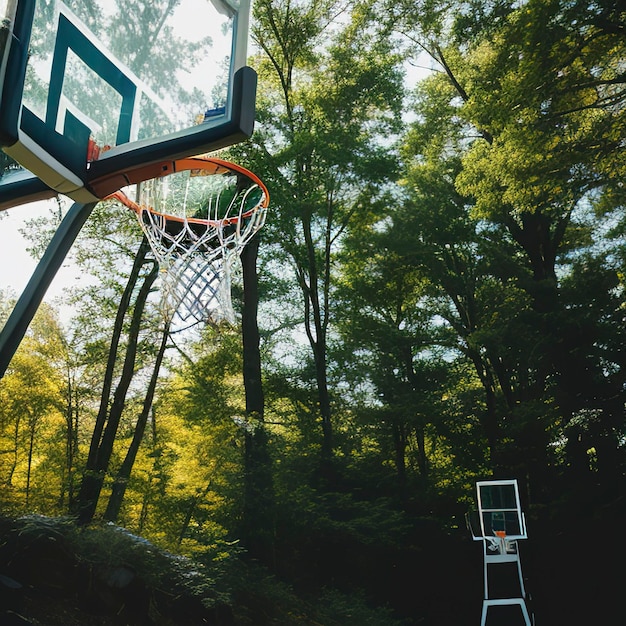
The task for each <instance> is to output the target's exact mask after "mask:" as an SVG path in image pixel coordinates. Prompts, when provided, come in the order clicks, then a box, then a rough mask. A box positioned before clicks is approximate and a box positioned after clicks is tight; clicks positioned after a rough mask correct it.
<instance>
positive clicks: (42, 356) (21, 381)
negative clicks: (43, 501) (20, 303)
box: [0, 305, 64, 507]
mask: <svg viewBox="0 0 626 626" xmlns="http://www.w3.org/2000/svg"><path fill="white" fill-rule="evenodd" d="M63 345H64V337H63V330H62V328H61V326H60V323H59V320H58V318H57V317H56V313H55V312H54V310H53V309H51V308H50V307H49V306H47V305H44V306H42V307H41V308H40V310H39V311H38V313H37V315H36V316H35V318H34V319H33V322H32V324H31V326H30V328H29V330H28V334H27V336H26V337H25V339H24V341H23V343H22V346H21V347H20V349H19V350H18V352H17V353H16V355H15V356H14V358H13V360H12V361H11V365H10V367H9V369H8V371H7V374H6V376H5V378H4V379H3V380H2V382H1V383H0V394H1V395H2V407H3V421H4V423H5V425H6V426H9V427H10V428H11V430H12V432H13V444H12V451H11V461H10V463H9V466H8V467H7V468H6V469H7V474H6V479H5V480H6V484H7V485H12V483H13V479H14V474H15V471H16V469H17V468H18V463H19V456H20V455H19V452H20V447H21V445H22V442H24V445H25V448H26V467H25V471H24V476H25V478H24V493H25V506H26V507H29V505H30V500H31V492H32V487H31V485H32V478H33V461H34V460H35V455H36V454H37V453H39V454H40V455H43V450H42V447H41V444H39V445H37V439H38V438H37V435H38V433H39V432H40V431H41V429H42V428H43V425H44V422H45V421H46V420H51V418H52V416H53V415H59V414H60V413H61V411H62V408H63V404H62V398H63V390H64V376H63V366H64V350H63Z"/></svg>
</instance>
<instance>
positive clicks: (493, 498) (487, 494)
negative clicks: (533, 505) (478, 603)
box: [467, 480, 534, 626]
mask: <svg viewBox="0 0 626 626" xmlns="http://www.w3.org/2000/svg"><path fill="white" fill-rule="evenodd" d="M476 496H477V502H478V511H477V512H476V513H477V515H478V520H476V519H475V517H474V516H472V515H470V514H468V515H467V525H468V528H469V530H470V532H471V533H472V538H473V539H474V540H475V541H480V542H482V545H483V581H484V595H483V609H482V616H481V622H480V623H481V626H485V625H486V623H487V612H488V610H489V608H490V607H493V606H506V605H514V606H515V605H516V606H519V607H520V610H521V612H522V617H523V619H524V623H525V624H526V626H531V617H532V623H534V616H532V613H530V612H529V610H528V607H527V596H526V588H525V586H524V578H523V576H522V564H521V561H520V555H519V546H518V541H519V540H520V539H527V538H528V535H527V534H526V519H525V517H524V513H523V512H522V506H521V503H520V497H519V489H518V486H517V481H516V480H486V481H479V482H477V483H476ZM504 563H513V564H515V565H516V567H517V576H518V582H519V595H512V596H511V597H507V598H494V597H492V596H491V593H490V589H489V576H488V572H489V567H490V566H492V565H498V564H504Z"/></svg>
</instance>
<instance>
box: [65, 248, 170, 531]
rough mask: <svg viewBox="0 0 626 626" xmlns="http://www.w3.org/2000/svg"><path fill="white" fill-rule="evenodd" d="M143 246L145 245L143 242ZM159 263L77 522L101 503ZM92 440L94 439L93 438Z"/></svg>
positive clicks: (137, 313)
mask: <svg viewBox="0 0 626 626" xmlns="http://www.w3.org/2000/svg"><path fill="white" fill-rule="evenodd" d="M142 248H143V245H142ZM158 270H159V268H158V265H157V264H156V263H154V266H153V268H152V270H151V272H150V273H149V274H148V276H146V278H145V279H144V282H143V284H142V286H141V289H140V290H139V294H138V296H137V299H136V301H135V306H134V309H133V316H132V320H131V324H130V329H129V333H128V346H127V348H126V357H125V359H124V365H123V367H122V375H121V377H120V381H119V383H118V385H117V388H116V390H115V394H114V396H113V403H112V405H111V409H110V411H109V414H108V419H107V420H106V427H105V428H104V432H103V435H102V440H101V442H100V445H99V446H98V448H97V450H96V451H95V454H94V457H95V458H94V459H93V460H92V463H91V464H90V465H88V466H87V468H86V470H85V474H84V475H83V481H82V483H81V486H80V492H79V494H78V502H77V506H78V511H77V513H78V519H77V521H78V524H79V525H85V524H89V522H91V520H92V519H93V516H94V514H95V512H96V506H97V505H98V498H99V497H100V491H101V490H102V485H103V483H104V476H105V474H106V471H107V470H108V468H109V461H110V460H111V455H112V453H113V444H114V442H115V436H116V434H117V428H118V426H119V423H120V419H121V417H122V411H123V410H124V403H125V401H126V393H127V392H128V388H129V386H130V383H131V381H132V378H133V375H134V373H135V372H134V369H135V359H136V357H137V344H138V340H139V331H140V328H141V319H142V316H143V311H144V308H145V305H146V300H147V299H148V295H149V293H150V290H151V288H152V285H153V284H154V281H155V280H156V277H157V275H158ZM92 441H93V440H92Z"/></svg>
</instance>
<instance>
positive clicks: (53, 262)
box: [0, 202, 97, 378]
mask: <svg viewBox="0 0 626 626" xmlns="http://www.w3.org/2000/svg"><path fill="white" fill-rule="evenodd" d="M96 204H97V203H96V202H90V203H88V204H83V203H79V202H76V203H75V204H73V205H72V206H71V207H70V210H69V211H68V212H67V215H66V216H65V217H64V218H63V221H62V222H61V225H60V226H59V228H58V229H57V231H56V232H55V233H54V236H53V237H52V241H50V244H49V245H48V248H47V249H46V251H45V253H44V255H43V257H42V258H41V261H39V264H38V265H37V268H36V269H35V271H34V272H33V275H32V277H31V279H30V280H29V281H28V284H27V285H26V288H25V289H24V291H23V293H22V295H21V296H20V298H19V300H18V301H17V303H16V305H15V308H14V309H13V312H12V313H11V315H10V316H9V319H8V320H7V322H6V324H5V325H4V328H3V329H2V331H1V332H0V378H2V377H3V376H4V373H5V372H6V370H7V367H8V366H9V363H10V362H11V359H12V358H13V355H14V354H15V351H16V350H17V348H18V347H19V345H20V343H21V341H22V339H23V337H24V335H25V334H26V330H27V329H28V326H29V324H30V323H31V321H32V319H33V317H34V315H35V313H36V312H37V309H38V308H39V305H40V304H41V301H42V300H43V298H44V296H45V294H46V291H47V290H48V287H49V286H50V283H51V282H52V280H53V278H54V277H55V276H56V273H57V271H58V270H59V268H60V267H61V265H62V263H63V261H64V260H65V257H66V256H67V253H68V252H69V251H70V248H71V247H72V244H73V243H74V241H75V240H76V237H77V236H78V233H79V232H80V230H81V228H82V227H83V226H84V224H85V222H86V221H87V218H88V217H89V215H90V214H91V211H92V210H93V208H94V207H95V206H96Z"/></svg>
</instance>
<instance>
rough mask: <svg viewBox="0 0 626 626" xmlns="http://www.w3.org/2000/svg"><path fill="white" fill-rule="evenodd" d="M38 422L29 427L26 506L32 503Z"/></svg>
mask: <svg viewBox="0 0 626 626" xmlns="http://www.w3.org/2000/svg"><path fill="white" fill-rule="evenodd" d="M36 427H37V423H36V422H33V423H32V424H30V428H29V433H28V434H29V440H28V467H27V469H26V508H27V509H28V505H29V504H30V477H31V474H32V469H33V448H34V447H35V429H36Z"/></svg>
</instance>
